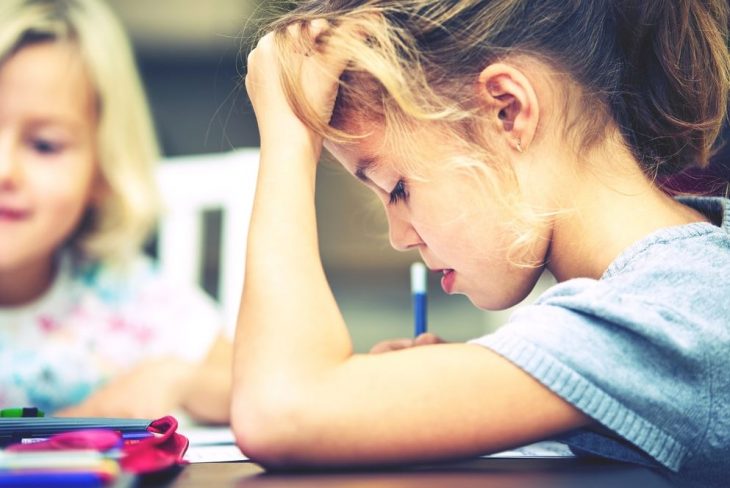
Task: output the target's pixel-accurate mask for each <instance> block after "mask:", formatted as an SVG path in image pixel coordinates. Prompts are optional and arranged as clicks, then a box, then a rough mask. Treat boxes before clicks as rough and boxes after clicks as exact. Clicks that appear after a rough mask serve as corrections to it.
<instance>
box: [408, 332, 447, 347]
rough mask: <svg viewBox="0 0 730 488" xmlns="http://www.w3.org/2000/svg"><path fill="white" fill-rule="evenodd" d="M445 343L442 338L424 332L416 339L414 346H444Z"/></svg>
mask: <svg viewBox="0 0 730 488" xmlns="http://www.w3.org/2000/svg"><path fill="white" fill-rule="evenodd" d="M444 342H446V341H444V340H443V339H442V338H440V337H439V336H437V335H436V334H432V333H430V332H424V333H423V334H421V335H419V336H418V337H416V339H415V341H414V344H415V345H416V346H427V345H429V344H443V343H444Z"/></svg>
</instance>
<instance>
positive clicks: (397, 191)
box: [390, 180, 408, 205]
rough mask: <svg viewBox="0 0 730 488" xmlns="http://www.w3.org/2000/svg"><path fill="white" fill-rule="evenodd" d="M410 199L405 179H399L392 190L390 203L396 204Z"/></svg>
mask: <svg viewBox="0 0 730 488" xmlns="http://www.w3.org/2000/svg"><path fill="white" fill-rule="evenodd" d="M407 199H408V191H407V190H406V183H405V181H403V180H398V183H396V184H395V187H394V188H393V191H391V192H390V204H391V205H393V204H396V203H398V202H399V201H401V200H403V201H405V200H407Z"/></svg>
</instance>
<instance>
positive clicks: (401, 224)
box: [388, 212, 423, 251]
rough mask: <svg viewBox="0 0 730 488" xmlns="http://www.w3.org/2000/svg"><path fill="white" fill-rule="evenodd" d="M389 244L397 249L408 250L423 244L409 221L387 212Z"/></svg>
mask: <svg viewBox="0 0 730 488" xmlns="http://www.w3.org/2000/svg"><path fill="white" fill-rule="evenodd" d="M388 227H389V236H390V245H391V246H393V249H395V250H397V251H409V250H411V249H413V248H415V247H418V246H419V245H421V244H423V241H422V240H421V236H420V235H418V232H416V229H414V228H413V226H412V225H411V223H410V222H409V221H408V220H406V219H404V218H402V217H399V216H397V215H394V214H393V213H392V212H389V213H388Z"/></svg>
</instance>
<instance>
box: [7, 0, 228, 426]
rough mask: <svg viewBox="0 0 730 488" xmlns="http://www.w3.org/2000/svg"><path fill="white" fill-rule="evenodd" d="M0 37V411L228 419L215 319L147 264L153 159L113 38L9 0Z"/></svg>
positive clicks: (87, 12) (132, 83)
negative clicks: (181, 412)
mask: <svg viewBox="0 0 730 488" xmlns="http://www.w3.org/2000/svg"><path fill="white" fill-rule="evenodd" d="M0 32H2V36H0V236H2V238H0V406H27V405H32V406H36V407H39V408H41V409H42V410H45V411H46V412H47V413H54V412H55V413H57V414H59V415H76V416H133V417H156V416H160V415H164V414H166V413H169V412H170V411H171V410H173V409H176V408H178V407H184V408H186V409H187V410H188V411H189V412H190V413H191V414H192V415H193V416H195V417H197V418H199V419H201V420H210V421H225V420H227V418H228V403H229V393H228V392H229V382H230V380H229V373H228V369H229V361H230V359H229V356H230V349H231V345H230V342H229V341H226V340H225V339H223V338H222V336H220V337H219V333H220V331H221V328H220V327H219V323H220V318H219V315H218V313H217V312H216V310H215V308H214V307H213V305H212V303H211V302H210V301H209V300H208V299H206V298H205V297H204V295H203V294H202V292H200V291H198V290H189V289H185V288H184V287H180V286H176V285H174V284H171V283H168V282H166V281H165V280H164V279H163V278H162V277H160V276H159V275H158V274H157V272H156V271H155V268H154V267H153V266H152V264H151V262H150V261H149V260H148V259H147V258H144V257H143V256H142V254H141V252H140V248H141V246H142V243H143V241H144V239H145V238H146V236H147V234H148V232H149V230H150V229H151V227H152V226H153V224H154V223H155V221H156V219H157V218H158V203H157V193H156V189H155V186H154V172H153V163H154V161H156V160H157V158H158V155H157V148H156V143H155V140H154V135H153V129H152V125H151V120H150V117H149V113H148V109H147V106H146V102H145V100H144V96H143V92H142V87H141V84H140V80H139V78H138V75H137V71H136V67H135V65H134V60H133V57H132V53H131V49H130V46H129V42H128V40H127V39H126V37H125V34H124V32H123V31H122V28H121V26H120V25H119V24H118V22H117V21H116V19H115V18H114V17H113V15H112V13H111V11H109V10H108V9H107V8H106V7H105V6H104V5H103V4H102V3H100V2H99V1H97V0H5V1H3V2H2V6H0Z"/></svg>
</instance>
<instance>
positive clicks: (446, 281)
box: [441, 269, 456, 295]
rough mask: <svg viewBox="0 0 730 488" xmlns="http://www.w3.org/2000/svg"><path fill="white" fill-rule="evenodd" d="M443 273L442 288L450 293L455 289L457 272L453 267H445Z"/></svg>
mask: <svg viewBox="0 0 730 488" xmlns="http://www.w3.org/2000/svg"><path fill="white" fill-rule="evenodd" d="M442 273H443V274H444V275H443V276H442V277H441V288H443V289H444V291H445V292H446V293H447V294H449V295H450V294H451V292H452V291H453V290H454V280H456V272H455V271H454V270H453V269H444V270H442Z"/></svg>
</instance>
